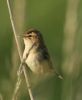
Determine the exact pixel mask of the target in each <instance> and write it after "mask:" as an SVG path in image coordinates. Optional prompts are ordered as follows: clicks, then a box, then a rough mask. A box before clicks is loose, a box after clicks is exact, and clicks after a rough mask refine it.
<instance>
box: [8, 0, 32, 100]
mask: <svg viewBox="0 0 82 100" xmlns="http://www.w3.org/2000/svg"><path fill="white" fill-rule="evenodd" d="M7 6H8V11H9V16H10V21H11V25H12V29H13V33H14V37H15V40H16V44H17V49H18V53H19V57H20V60H21V63H22V53H21V50H20V46H19V42H18V39H17V33H16V29H15V25H14V22H13V17H12V13H11V8H10V4H9V0H7ZM22 67H23V68H22V69H23V73H24V76H25V80H26V84H27V88H28V92H29V96H30V99H31V100H34V98H33V95H32V91H31V88H30V84H29V80H28V76H27V74H26V69H25V66H24V65H23V66H22Z"/></svg>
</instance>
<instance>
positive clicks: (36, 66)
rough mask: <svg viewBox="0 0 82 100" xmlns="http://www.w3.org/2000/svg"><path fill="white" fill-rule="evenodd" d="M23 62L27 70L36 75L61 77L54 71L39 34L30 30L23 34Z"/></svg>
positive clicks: (34, 30)
mask: <svg viewBox="0 0 82 100" xmlns="http://www.w3.org/2000/svg"><path fill="white" fill-rule="evenodd" d="M23 41H24V45H25V48H24V51H23V60H24V62H25V64H26V65H27V66H28V67H29V69H30V70H31V71H32V72H33V73H34V74H36V75H40V76H41V75H43V76H44V75H52V74H55V75H57V76H58V78H60V79H63V77H62V76H61V75H60V74H59V73H58V72H57V71H56V70H55V68H54V67H53V63H52V60H51V57H50V55H49V52H48V49H47V47H46V45H45V42H44V39H43V36H42V34H41V32H40V31H39V30H37V29H34V28H31V29H29V30H27V31H25V32H24V34H23Z"/></svg>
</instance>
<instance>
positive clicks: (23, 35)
mask: <svg viewBox="0 0 82 100" xmlns="http://www.w3.org/2000/svg"><path fill="white" fill-rule="evenodd" d="M17 37H21V38H24V37H28V35H25V34H21V35H17Z"/></svg>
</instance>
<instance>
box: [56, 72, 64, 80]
mask: <svg viewBox="0 0 82 100" xmlns="http://www.w3.org/2000/svg"><path fill="white" fill-rule="evenodd" d="M55 73H56V76H57V77H58V78H59V79H63V76H62V75H60V74H59V73H57V72H55Z"/></svg>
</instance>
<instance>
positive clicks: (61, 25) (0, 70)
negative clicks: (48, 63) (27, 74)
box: [0, 0, 82, 100]
mask: <svg viewBox="0 0 82 100" xmlns="http://www.w3.org/2000/svg"><path fill="white" fill-rule="evenodd" d="M10 6H11V10H12V14H13V20H14V23H15V28H16V31H17V34H22V33H23V32H24V31H25V30H27V29H29V28H36V29H38V30H40V31H41V32H42V35H43V37H44V40H45V42H46V45H47V47H48V49H49V52H50V54H51V57H52V59H53V62H55V65H56V66H55V68H56V69H57V70H58V71H59V73H61V74H62V75H63V76H64V80H62V81H61V80H59V79H57V78H51V79H48V80H46V81H45V82H39V83H37V85H36V86H35V87H33V89H32V91H33V95H34V98H35V99H34V100H82V86H81V85H82V77H81V75H82V45H81V43H82V0H10ZM18 40H19V43H20V48H21V51H22V52H23V41H22V39H19V38H18ZM19 64H20V59H19V55H18V51H17V47H16V43H15V39H14V35H13V31H12V27H11V22H10V18H9V13H8V7H7V3H6V0H0V100H11V98H12V95H13V91H14V88H15V84H16V80H17V75H16V74H17V69H18V67H19ZM2 98H3V99H2ZM18 100H30V98H29V95H28V90H27V88H26V84H25V80H23V83H22V85H21V86H20V89H19V92H18Z"/></svg>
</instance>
